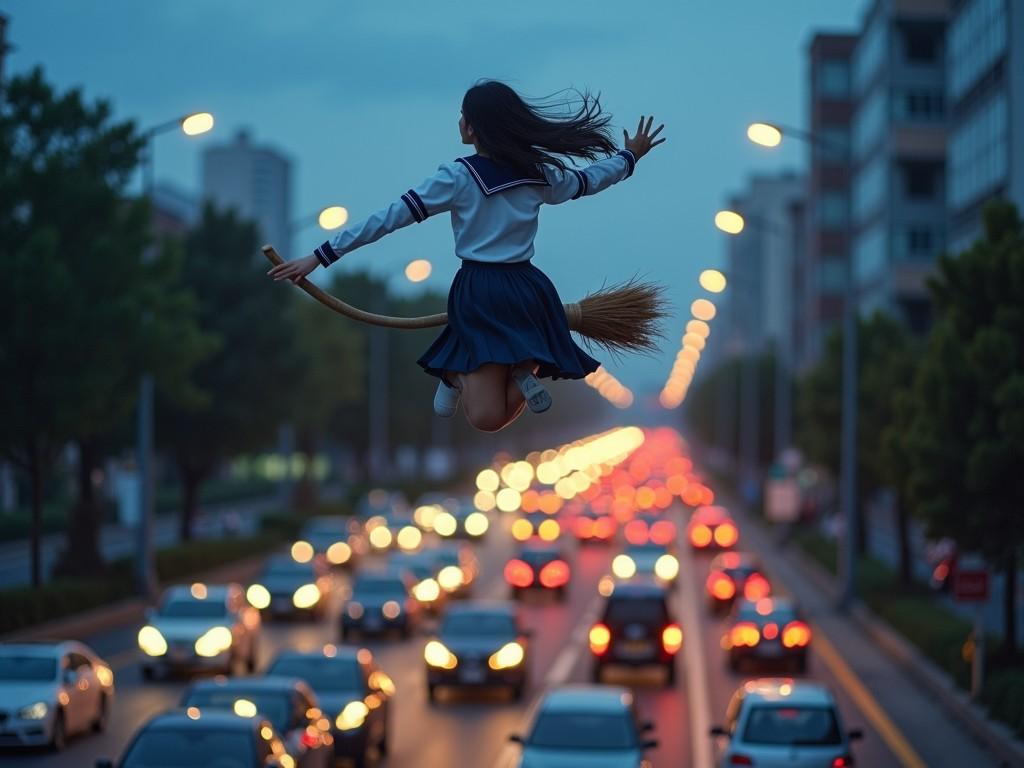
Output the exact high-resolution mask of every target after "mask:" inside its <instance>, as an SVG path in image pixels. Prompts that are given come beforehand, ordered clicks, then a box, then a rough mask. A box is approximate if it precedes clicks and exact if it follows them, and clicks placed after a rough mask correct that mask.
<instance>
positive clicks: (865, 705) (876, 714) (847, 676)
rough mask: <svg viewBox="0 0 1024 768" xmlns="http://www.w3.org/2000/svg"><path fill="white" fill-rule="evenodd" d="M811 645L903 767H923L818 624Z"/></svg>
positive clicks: (908, 744) (903, 737)
mask: <svg viewBox="0 0 1024 768" xmlns="http://www.w3.org/2000/svg"><path fill="white" fill-rule="evenodd" d="M814 647H815V650H816V651H817V652H818V654H819V655H820V656H821V658H822V660H823V661H824V662H825V664H827V665H828V667H829V669H831V670H832V674H833V675H835V676H836V678H837V679H838V680H839V682H840V683H842V685H843V688H845V689H846V691H847V693H849V694H850V696H852V697H853V700H854V701H856V702H857V706H858V707H860V710H861V712H863V713H864V714H865V715H866V716H867V718H868V720H870V721H871V724H872V725H873V726H874V727H875V730H876V731H878V732H879V733H880V734H881V735H882V739H884V740H885V743H886V744H888V745H889V749H891V750H892V752H893V754H895V755H896V757H897V758H899V761H900V762H901V763H902V764H903V765H904V766H905V767H906V768H927V766H926V765H925V762H924V760H922V759H921V758H920V757H919V756H918V754H917V752H915V751H914V748H913V747H912V746H910V742H908V741H907V739H906V737H905V736H904V735H903V733H902V732H901V731H900V729H899V728H897V727H896V725H895V724H894V723H893V721H892V720H890V719H889V716H888V715H886V714H885V711H884V710H883V709H882V707H881V706H880V705H879V704H878V702H877V701H876V700H875V697H874V696H872V695H871V693H870V692H869V691H868V689H867V688H865V687H864V684H863V683H862V682H861V681H860V679H859V678H858V677H857V675H856V674H854V672H853V670H851V669H850V667H849V666H847V664H846V662H845V661H843V657H842V656H840V654H839V651H837V650H836V649H835V646H833V645H832V643H830V642H829V641H828V640H826V639H825V635H824V633H822V632H821V630H820V629H819V628H818V627H815V633H814Z"/></svg>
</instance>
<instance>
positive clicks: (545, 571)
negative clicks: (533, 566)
mask: <svg viewBox="0 0 1024 768" xmlns="http://www.w3.org/2000/svg"><path fill="white" fill-rule="evenodd" d="M531 578H532V575H531ZM539 580H540V583H541V585H542V586H545V587H547V588H548V589H555V588H556V587H562V586H565V584H566V583H568V581H569V565H568V564H567V563H566V562H565V561H564V560H552V561H551V562H550V563H548V564H547V565H545V566H544V567H543V568H541V569H540V577H539Z"/></svg>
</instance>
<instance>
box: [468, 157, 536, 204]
mask: <svg viewBox="0 0 1024 768" xmlns="http://www.w3.org/2000/svg"><path fill="white" fill-rule="evenodd" d="M456 162H459V163H462V164H463V165H464V166H466V168H468V169H469V175H470V176H472V177H473V180H474V181H475V182H476V184H477V186H478V187H480V191H481V192H483V193H484V195H485V196H487V197H490V196H491V195H493V194H494V193H495V192H501V191H502V190H504V189H510V188H512V187H518V186H519V185H520V184H538V185H541V186H547V185H548V182H547V179H545V178H544V176H543V175H542V174H541V173H539V172H537V173H534V174H532V175H526V174H524V173H523V172H522V171H518V170H516V169H515V168H510V167H508V166H507V165H499V164H498V163H496V162H494V161H493V160H491V158H489V157H481V156H480V155H470V156H469V157H460V158H459V159H458V160H456Z"/></svg>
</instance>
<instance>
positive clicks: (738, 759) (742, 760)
mask: <svg viewBox="0 0 1024 768" xmlns="http://www.w3.org/2000/svg"><path fill="white" fill-rule="evenodd" d="M753 764H754V758H752V757H748V756H747V755H731V756H730V757H729V765H753Z"/></svg>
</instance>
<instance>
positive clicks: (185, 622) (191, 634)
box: [138, 584, 261, 680]
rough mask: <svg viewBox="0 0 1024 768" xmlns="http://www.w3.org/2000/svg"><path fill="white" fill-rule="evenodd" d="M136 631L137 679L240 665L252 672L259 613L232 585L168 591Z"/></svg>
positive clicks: (258, 629)
mask: <svg viewBox="0 0 1024 768" xmlns="http://www.w3.org/2000/svg"><path fill="white" fill-rule="evenodd" d="M146 619H147V623H146V624H145V626H143V627H142V628H141V629H140V630H139V634H138V643H139V649H140V650H141V651H142V653H143V661H142V675H143V677H145V678H146V679H147V680H151V679H152V678H153V677H154V676H155V675H156V673H157V672H158V671H159V672H165V673H166V672H171V671H187V670H193V669H214V670H217V671H222V672H226V673H227V674H231V673H232V672H233V671H234V670H235V668H236V665H237V664H238V663H239V662H241V663H243V664H244V665H245V668H246V670H248V671H249V672H252V671H253V670H255V669H256V659H257V646H258V644H259V636H260V626H261V623H260V612H259V611H258V610H257V609H256V608H254V607H253V606H252V605H250V604H249V602H248V601H247V600H246V598H245V593H244V591H243V590H242V587H241V586H240V585H238V584H219V585H213V584H192V585H183V586H176V587H170V588H168V589H167V590H166V591H165V592H164V594H163V597H162V598H161V599H160V604H159V606H158V607H157V608H156V609H155V610H154V609H150V610H148V611H147V612H146Z"/></svg>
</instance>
